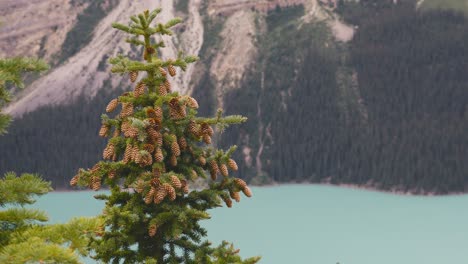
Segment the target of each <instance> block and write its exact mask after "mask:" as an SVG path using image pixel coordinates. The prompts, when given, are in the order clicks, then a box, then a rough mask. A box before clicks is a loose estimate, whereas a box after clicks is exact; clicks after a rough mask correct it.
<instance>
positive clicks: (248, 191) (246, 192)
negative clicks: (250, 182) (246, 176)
mask: <svg viewBox="0 0 468 264" xmlns="http://www.w3.org/2000/svg"><path fill="white" fill-rule="evenodd" d="M242 192H243V193H244V194H245V196H247V197H252V191H251V190H250V188H249V187H247V186H245V188H244V189H242Z"/></svg>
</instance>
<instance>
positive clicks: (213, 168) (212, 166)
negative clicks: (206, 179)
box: [210, 160, 219, 180]
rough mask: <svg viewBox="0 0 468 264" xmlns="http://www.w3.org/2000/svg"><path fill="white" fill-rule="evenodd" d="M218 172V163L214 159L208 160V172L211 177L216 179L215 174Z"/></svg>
mask: <svg viewBox="0 0 468 264" xmlns="http://www.w3.org/2000/svg"><path fill="white" fill-rule="evenodd" d="M218 172H219V167H218V164H217V163H216V161H215V160H211V161H210V174H211V179H212V180H216V176H217V174H218Z"/></svg>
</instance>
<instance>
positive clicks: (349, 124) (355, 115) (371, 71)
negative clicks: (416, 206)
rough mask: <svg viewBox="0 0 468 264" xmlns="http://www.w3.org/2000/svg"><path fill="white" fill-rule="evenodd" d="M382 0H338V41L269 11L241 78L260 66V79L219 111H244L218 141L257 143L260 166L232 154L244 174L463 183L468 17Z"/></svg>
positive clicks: (378, 183)
mask: <svg viewBox="0 0 468 264" xmlns="http://www.w3.org/2000/svg"><path fill="white" fill-rule="evenodd" d="M372 2H373V3H372ZM390 2H391V1H381V2H380V4H375V1H361V3H346V4H345V3H342V6H341V9H340V12H341V14H342V16H343V17H344V18H345V19H346V21H347V22H349V23H353V24H355V25H357V26H359V30H357V32H356V35H355V37H354V39H353V40H352V41H351V42H350V43H348V44H346V45H340V44H335V45H334V46H332V45H331V44H329V45H328V46H327V45H325V46H324V45H323V43H324V42H326V40H322V39H320V38H318V37H317V36H322V35H323V34H321V31H323V30H324V29H321V28H320V26H319V25H314V26H311V27H309V28H308V29H307V28H306V27H302V28H301V29H299V30H292V29H291V28H293V26H292V25H284V24H280V23H277V21H278V20H277V19H276V16H281V15H282V14H281V13H277V12H276V13H275V12H273V13H272V14H270V16H269V18H267V22H268V26H269V34H268V35H267V36H265V39H264V40H263V43H262V44H263V45H265V46H267V47H268V48H266V49H264V50H263V51H264V52H263V53H262V54H261V56H260V58H259V61H261V62H262V63H263V65H262V66H261V67H255V68H253V69H252V74H251V75H250V77H248V78H247V80H246V85H245V87H262V83H261V78H262V74H264V77H263V78H264V86H263V88H257V89H239V90H236V91H233V92H232V93H231V94H230V95H228V96H227V97H226V98H229V100H226V105H227V112H228V113H231V112H236V113H241V114H243V115H246V116H248V117H249V121H250V122H248V123H247V124H245V125H243V127H242V128H241V129H238V130H236V131H231V132H228V133H227V134H226V136H225V137H226V139H225V140H226V141H228V144H230V143H237V144H239V145H241V146H248V147H249V148H251V149H252V151H251V153H253V154H254V155H255V154H257V153H258V149H259V146H260V145H261V142H263V150H262V153H261V159H260V160H261V161H262V164H261V171H259V168H258V166H257V165H258V164H256V159H255V156H253V157H252V165H251V166H250V167H248V166H246V163H242V165H243V167H242V171H243V172H244V175H251V176H257V177H259V174H264V176H263V177H260V179H259V180H260V181H263V180H264V179H272V180H274V181H276V182H291V181H292V182H322V181H330V182H332V183H354V184H369V185H372V186H375V187H378V188H381V189H398V190H405V191H412V192H437V193H447V192H452V191H465V185H466V183H467V180H468V162H467V157H468V133H467V131H468V75H467V74H466V72H467V70H468V60H467V59H466V58H468V45H466V43H468V23H467V22H468V21H467V19H466V18H465V17H463V15H461V14H457V13H454V12H450V11H428V12H420V11H418V10H416V9H415V7H414V2H412V1H406V2H403V3H400V4H398V5H394V4H391V3H390ZM343 5H344V6H343ZM270 21H271V22H270ZM278 24H279V25H281V26H277V25H278ZM275 34H276V35H278V36H282V37H281V38H276V37H275ZM274 39H279V41H273V40H274ZM292 47H294V48H292ZM298 64H299V65H300V67H298ZM296 69H297V72H296V73H295V72H294V71H295V70H296ZM353 73H354V74H353ZM347 75H348V77H347V78H346V76H347ZM353 75H354V76H356V77H357V78H356V79H357V80H356V82H357V84H356V87H353V86H354V85H353V78H354V77H353ZM346 79H348V80H346ZM343 81H344V82H345V86H344V88H343V85H342V82H343ZM229 140H232V141H231V142H229ZM238 158H240V156H239V157H238ZM260 176H261V175H260Z"/></svg>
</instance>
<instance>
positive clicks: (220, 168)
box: [219, 164, 229, 177]
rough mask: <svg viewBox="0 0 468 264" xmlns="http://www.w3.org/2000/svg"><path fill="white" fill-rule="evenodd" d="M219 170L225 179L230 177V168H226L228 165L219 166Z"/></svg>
mask: <svg viewBox="0 0 468 264" xmlns="http://www.w3.org/2000/svg"><path fill="white" fill-rule="evenodd" d="M219 170H220V171H221V174H222V175H223V176H224V177H227V176H228V175H229V172H228V168H227V166H226V164H221V165H220V166H219Z"/></svg>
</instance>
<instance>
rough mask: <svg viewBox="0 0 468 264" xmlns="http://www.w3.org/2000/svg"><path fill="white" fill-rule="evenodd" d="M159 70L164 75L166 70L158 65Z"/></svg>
mask: <svg viewBox="0 0 468 264" xmlns="http://www.w3.org/2000/svg"><path fill="white" fill-rule="evenodd" d="M159 72H160V73H161V75H162V76H166V75H167V72H166V70H164V68H163V67H159Z"/></svg>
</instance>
